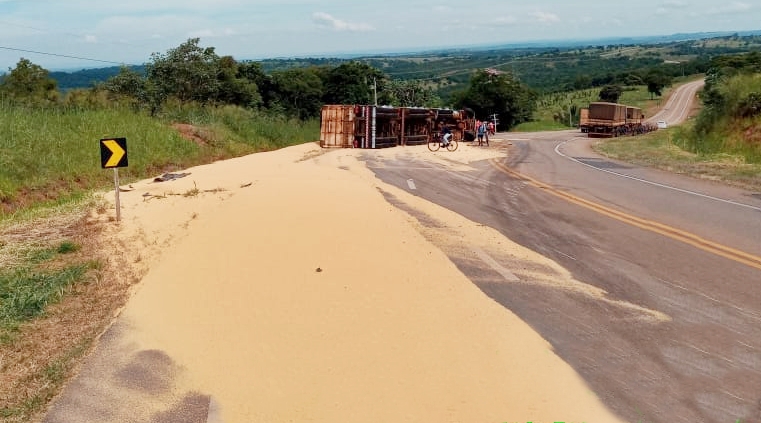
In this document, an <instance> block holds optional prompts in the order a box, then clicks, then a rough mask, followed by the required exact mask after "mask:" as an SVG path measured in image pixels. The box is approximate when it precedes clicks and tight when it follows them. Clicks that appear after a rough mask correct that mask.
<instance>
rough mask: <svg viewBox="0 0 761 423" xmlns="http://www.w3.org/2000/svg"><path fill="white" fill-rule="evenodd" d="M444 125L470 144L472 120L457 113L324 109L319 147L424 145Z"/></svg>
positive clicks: (355, 107) (382, 108) (369, 107)
mask: <svg viewBox="0 0 761 423" xmlns="http://www.w3.org/2000/svg"><path fill="white" fill-rule="evenodd" d="M443 125H448V126H449V127H450V128H451V129H452V132H453V134H454V137H455V139H458V140H462V139H465V140H466V141H472V140H473V138H474V136H473V131H474V126H475V119H473V118H472V117H469V116H468V113H467V112H465V111H460V110H449V109H429V108H422V107H391V106H374V105H352V106H349V105H326V106H323V108H322V112H321V122H320V146H322V147H341V148H351V147H353V148H387V147H395V146H397V145H423V144H427V143H428V141H429V140H431V139H433V137H436V136H438V133H439V131H440V129H441V127H442V126H443Z"/></svg>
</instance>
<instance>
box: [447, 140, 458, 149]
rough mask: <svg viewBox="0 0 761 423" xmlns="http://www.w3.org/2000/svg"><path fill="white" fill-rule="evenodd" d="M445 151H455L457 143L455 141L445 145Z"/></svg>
mask: <svg viewBox="0 0 761 423" xmlns="http://www.w3.org/2000/svg"><path fill="white" fill-rule="evenodd" d="M447 150H449V151H455V150H457V141H455V140H452V141H449V144H447Z"/></svg>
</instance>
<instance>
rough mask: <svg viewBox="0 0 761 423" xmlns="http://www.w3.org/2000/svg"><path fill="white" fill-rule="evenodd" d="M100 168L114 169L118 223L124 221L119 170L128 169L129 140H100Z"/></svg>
mask: <svg viewBox="0 0 761 423" xmlns="http://www.w3.org/2000/svg"><path fill="white" fill-rule="evenodd" d="M100 166H101V167H102V168H103V169H114V193H115V197H116V221H117V222H119V221H121V219H122V207H121V203H120V201H119V168H120V167H127V139H126V138H104V139H102V140H100Z"/></svg>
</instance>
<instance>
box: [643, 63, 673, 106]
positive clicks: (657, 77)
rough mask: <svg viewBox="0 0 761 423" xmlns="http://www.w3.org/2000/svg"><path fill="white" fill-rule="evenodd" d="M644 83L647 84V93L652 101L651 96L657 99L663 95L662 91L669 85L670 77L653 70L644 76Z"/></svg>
mask: <svg viewBox="0 0 761 423" xmlns="http://www.w3.org/2000/svg"><path fill="white" fill-rule="evenodd" d="M644 82H645V83H646V84H647V92H649V93H650V98H651V99H652V98H653V95H655V96H658V97H660V96H661V95H663V89H664V88H665V87H667V86H669V85H671V77H670V76H668V75H666V74H665V73H664V72H663V71H662V70H660V69H658V68H653V69H650V71H648V72H647V74H646V75H645V78H644Z"/></svg>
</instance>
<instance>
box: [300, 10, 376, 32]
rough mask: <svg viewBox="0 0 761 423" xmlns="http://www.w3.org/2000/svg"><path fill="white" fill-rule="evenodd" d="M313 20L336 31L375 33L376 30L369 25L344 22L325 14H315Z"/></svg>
mask: <svg viewBox="0 0 761 423" xmlns="http://www.w3.org/2000/svg"><path fill="white" fill-rule="evenodd" d="M312 20H314V22H315V23H316V24H317V25H319V26H321V27H324V28H329V29H332V30H335V31H373V30H375V28H373V27H372V26H371V25H369V24H366V23H352V22H346V21H342V20H340V19H337V18H334V17H333V16H331V15H329V14H327V13H324V12H315V13H314V14H313V15H312Z"/></svg>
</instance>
